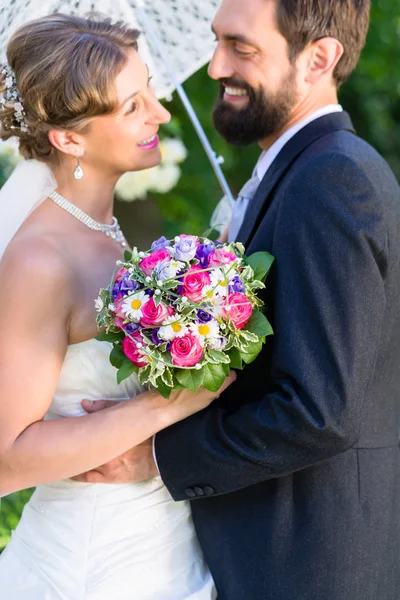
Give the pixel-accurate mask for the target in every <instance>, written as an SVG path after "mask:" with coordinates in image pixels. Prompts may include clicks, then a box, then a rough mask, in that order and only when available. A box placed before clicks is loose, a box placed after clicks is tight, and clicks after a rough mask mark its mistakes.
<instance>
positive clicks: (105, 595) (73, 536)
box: [0, 14, 234, 600]
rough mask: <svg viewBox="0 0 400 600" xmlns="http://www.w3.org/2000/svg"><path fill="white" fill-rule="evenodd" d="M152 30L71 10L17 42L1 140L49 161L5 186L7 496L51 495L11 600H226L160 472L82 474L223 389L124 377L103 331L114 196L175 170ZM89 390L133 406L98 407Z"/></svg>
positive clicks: (0, 109)
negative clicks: (151, 54)
mask: <svg viewBox="0 0 400 600" xmlns="http://www.w3.org/2000/svg"><path fill="white" fill-rule="evenodd" d="M137 38H138V32H137V31H135V30H132V29H129V28H128V27H127V26H124V25H123V24H121V23H118V24H112V23H111V22H109V21H107V20H102V21H101V20H88V19H82V18H77V17H71V16H65V15H61V14H58V15H53V16H49V17H45V18H42V19H39V20H36V21H33V22H31V23H29V24H27V25H26V26H24V27H22V28H21V29H19V30H18V31H17V32H16V33H15V34H14V36H13V37H12V39H11V40H10V43H9V45H8V51H7V57H8V63H9V65H6V67H5V69H4V71H3V74H2V79H3V82H2V84H1V85H0V91H1V90H2V92H3V99H4V101H3V103H2V105H0V124H1V130H0V136H1V138H2V139H8V138H9V137H11V136H18V137H19V138H20V151H21V153H22V155H23V156H24V158H25V159H33V160H27V161H24V162H23V163H21V165H20V166H19V167H17V169H16V171H15V172H14V173H13V175H12V176H11V178H10V180H9V181H8V182H7V184H6V185H5V187H4V188H3V190H2V192H1V194H0V257H1V262H0V495H3V496H4V495H6V494H9V493H11V492H14V491H16V490H21V489H24V488H29V487H32V486H37V487H36V491H35V492H34V494H33V496H32V499H31V501H30V502H29V503H28V504H27V506H26V507H25V510H24V513H23V516H22V519H21V521H20V523H19V525H18V527H17V529H16V531H15V532H14V533H13V537H12V540H11V542H10V544H9V545H8V547H7V548H6V550H5V551H4V553H3V554H2V556H1V558H0V588H1V589H2V595H3V596H4V598H7V600H56V599H63V600H86V599H87V600H89V599H91V600H94V599H96V600H106V599H107V600H108V599H109V598H113V600H133V599H135V600H147V599H153V600H183V599H191V600H211V599H213V598H215V596H216V593H215V589H214V586H213V581H212V578H211V575H210V573H209V571H208V570H207V568H206V566H205V564H204V561H203V558H202V555H201V551H200V549H199V546H198V543H197V540H196V537H195V533H194V529H193V525H192V521H191V516H190V508H189V506H188V504H187V503H184V502H183V503H175V502H173V501H172V499H171V497H170V495H169V493H168V492H167V490H166V488H165V487H164V486H163V484H162V482H161V479H160V478H159V477H157V478H155V479H151V480H149V481H147V482H144V483H140V484H126V485H106V484H99V483H81V482H79V481H78V480H77V479H73V478H74V477H76V476H78V475H79V474H80V473H83V472H87V471H91V470H94V469H95V468H96V467H97V466H98V465H101V464H104V463H106V462H108V461H110V460H111V459H113V458H115V457H117V456H119V455H121V454H123V453H124V452H126V451H128V450H129V449H130V448H132V447H133V446H135V445H138V444H141V443H144V442H145V441H146V440H148V439H150V438H151V437H152V436H153V435H154V434H155V433H156V432H158V431H159V430H161V429H163V428H165V427H167V426H169V425H170V424H172V423H174V422H176V421H179V420H181V419H184V418H185V417H187V416H189V415H190V414H192V413H194V412H196V411H199V410H201V409H203V408H205V407H206V406H207V405H208V404H209V403H210V402H211V401H212V400H213V399H214V398H215V397H216V396H217V395H218V393H220V392H221V390H220V392H218V393H217V394H211V393H209V392H207V391H205V390H202V391H199V392H198V393H197V394H192V393H189V392H188V391H183V392H179V393H176V394H174V395H173V397H172V398H171V400H170V401H167V400H165V399H164V398H163V397H162V396H161V395H159V394H158V393H156V392H146V391H144V390H143V389H141V388H140V385H139V383H138V380H137V378H136V377H135V376H134V377H132V378H130V379H129V380H127V381H125V382H124V383H123V384H121V385H117V382H116V375H115V370H114V369H113V367H111V365H110V364H109V361H108V355H109V347H108V346H107V344H105V343H100V342H97V341H96V340H95V339H94V338H95V336H96V335H97V333H98V332H97V329H96V321H95V316H96V315H95V311H94V302H93V300H94V298H95V297H96V296H97V292H98V290H99V288H101V287H106V286H107V285H108V282H109V281H110V277H111V274H112V272H113V270H114V267H115V262H116V261H117V260H118V259H120V258H121V257H122V255H123V248H124V245H125V240H124V237H123V234H122V232H121V230H120V229H119V226H118V224H117V223H115V221H114V224H113V225H110V223H112V222H113V218H112V211H113V191H114V186H115V184H116V182H117V180H118V179H119V177H120V176H121V175H122V174H123V173H124V172H126V171H132V170H140V169H147V168H149V167H152V166H154V165H156V164H157V163H158V162H159V161H160V158H161V157H160V150H159V148H158V137H157V131H158V128H159V125H160V124H162V123H166V122H168V120H169V118H170V115H169V113H168V112H167V111H166V110H165V109H164V108H163V107H162V106H161V105H160V104H159V102H158V101H157V99H156V98H155V96H154V94H153V92H152V89H151V87H150V85H149V74H148V70H147V67H146V66H145V65H144V64H143V63H142V62H141V60H140V58H139V56H138V54H137ZM233 377H234V376H231V377H229V378H228V379H227V381H226V382H225V384H224V387H226V386H227V385H229V383H231V381H232V380H233ZM83 398H86V399H89V400H98V399H103V398H107V399H113V400H116V401H117V400H119V401H121V400H126V401H125V402H119V403H116V404H115V406H113V407H112V408H109V409H107V410H104V411H101V412H98V413H96V414H91V415H88V414H86V413H85V412H84V411H83V409H82V407H81V400H82V399H83ZM76 417H80V418H76ZM184 451H185V449H184V448H182V452H184Z"/></svg>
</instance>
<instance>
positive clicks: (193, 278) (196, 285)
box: [183, 265, 211, 302]
mask: <svg viewBox="0 0 400 600" xmlns="http://www.w3.org/2000/svg"><path fill="white" fill-rule="evenodd" d="M210 283H211V279H210V274H209V272H208V271H204V269H203V268H202V267H200V266H199V265H193V266H192V267H190V269H188V271H187V274H186V275H185V276H184V278H183V295H184V296H186V297H187V298H188V299H189V300H191V301H192V302H200V301H201V300H202V299H203V298H204V292H203V290H204V288H205V287H206V286H208V285H210Z"/></svg>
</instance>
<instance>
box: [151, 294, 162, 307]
mask: <svg viewBox="0 0 400 600" xmlns="http://www.w3.org/2000/svg"><path fill="white" fill-rule="evenodd" d="M153 300H154V305H155V306H159V305H160V304H161V300H162V296H161V294H154V296H153Z"/></svg>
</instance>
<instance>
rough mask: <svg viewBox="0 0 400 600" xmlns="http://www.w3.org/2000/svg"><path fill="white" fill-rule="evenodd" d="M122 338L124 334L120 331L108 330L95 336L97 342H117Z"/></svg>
mask: <svg viewBox="0 0 400 600" xmlns="http://www.w3.org/2000/svg"><path fill="white" fill-rule="evenodd" d="M123 339H124V334H123V332H122V331H109V332H108V333H107V332H106V331H103V332H102V333H100V334H99V335H98V336H97V337H96V340H98V341H99V342H119V341H122V340H123Z"/></svg>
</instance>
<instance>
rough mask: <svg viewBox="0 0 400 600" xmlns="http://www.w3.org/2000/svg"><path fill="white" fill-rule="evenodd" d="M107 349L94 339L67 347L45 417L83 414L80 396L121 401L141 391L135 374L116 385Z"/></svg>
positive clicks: (53, 417)
mask: <svg viewBox="0 0 400 600" xmlns="http://www.w3.org/2000/svg"><path fill="white" fill-rule="evenodd" d="M111 349H112V346H111V344H109V343H106V342H99V341H98V340H96V339H91V340H87V341H85V342H80V343H79V344H72V345H70V346H68V348H67V353H66V356H65V360H64V363H63V366H62V369H61V373H60V377H59V380H58V384H57V388H56V391H55V394H54V397H53V402H52V403H51V406H50V408H49V410H48V412H47V415H46V419H60V418H65V417H81V416H83V415H85V414H86V412H85V411H84V409H83V408H82V406H81V401H82V400H83V399H86V400H100V399H108V400H116V401H121V400H127V399H128V398H133V397H134V396H137V395H138V394H140V393H141V392H142V391H143V388H142V386H141V385H140V383H139V381H138V378H137V375H132V376H131V377H129V378H128V379H125V381H123V382H122V383H121V384H118V382H117V370H116V369H115V368H114V367H113V366H112V364H111V363H110V361H109V355H110V352H111Z"/></svg>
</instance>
